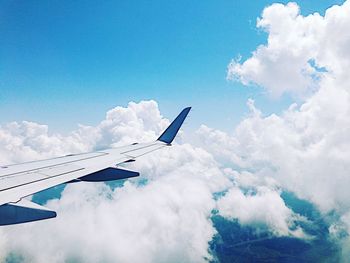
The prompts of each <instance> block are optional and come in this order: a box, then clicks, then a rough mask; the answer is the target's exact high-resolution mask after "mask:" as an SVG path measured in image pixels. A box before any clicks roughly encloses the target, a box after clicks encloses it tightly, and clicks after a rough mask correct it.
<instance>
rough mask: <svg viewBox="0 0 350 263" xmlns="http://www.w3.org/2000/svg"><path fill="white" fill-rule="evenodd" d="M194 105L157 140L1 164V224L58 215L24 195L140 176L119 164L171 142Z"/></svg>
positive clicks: (182, 113)
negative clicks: (74, 183) (77, 184)
mask: <svg viewBox="0 0 350 263" xmlns="http://www.w3.org/2000/svg"><path fill="white" fill-rule="evenodd" d="M190 109H191V108H190V107H188V108H185V109H183V110H182V112H181V113H180V114H179V115H178V116H177V117H176V119H175V120H174V121H173V122H172V123H171V124H170V125H169V127H168V128H167V129H166V130H165V131H164V132H163V133H162V135H161V136H160V137H159V138H158V139H157V140H156V141H154V142H150V143H140V144H138V143H134V144H132V145H128V146H124V147H118V148H113V149H107V150H103V151H97V152H90V153H83V154H71V155H66V156H63V157H58V158H53V159H47V160H42V161H34V162H27V163H22V164H14V165H8V166H2V167H0V225H10V224H19V223H25V222H31V221H37V220H43V219H48V218H52V217H56V212H55V211H51V210H49V209H47V208H45V207H43V206H40V205H38V204H35V203H33V202H30V201H28V200H26V199H23V197H26V196H29V195H32V194H35V193H37V192H40V191H43V190H46V189H48V188H51V187H54V186H56V185H59V184H63V183H71V182H81V181H84V182H102V181H111V180H119V179H126V178H130V177H136V176H139V173H138V172H133V171H128V170H124V169H120V168H117V167H116V166H117V165H119V164H122V163H126V162H132V161H135V160H136V159H137V158H138V157H140V156H143V155H145V154H148V153H150V152H153V151H155V150H158V149H161V148H163V147H165V146H170V145H171V142H172V141H173V140H174V138H175V136H176V134H177V132H178V131H179V129H180V127H181V125H182V123H183V122H184V120H185V118H186V117H187V114H188V113H189V111H190Z"/></svg>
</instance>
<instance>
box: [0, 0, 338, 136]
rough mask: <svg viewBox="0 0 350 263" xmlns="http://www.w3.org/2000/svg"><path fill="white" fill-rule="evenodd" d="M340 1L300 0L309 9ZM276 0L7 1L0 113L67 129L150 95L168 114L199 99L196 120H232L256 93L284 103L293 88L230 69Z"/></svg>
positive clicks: (253, 41) (263, 104)
mask: <svg viewBox="0 0 350 263" xmlns="http://www.w3.org/2000/svg"><path fill="white" fill-rule="evenodd" d="M282 2H287V1H282ZM341 2H342V1H334V0H333V1H328V0H327V1H326V0H322V1H298V4H299V5H300V6H301V11H302V13H303V14H308V13H313V12H315V11H318V12H321V13H323V12H324V10H325V9H326V8H327V7H329V6H331V5H332V4H335V3H341ZM271 3H273V1H233V0H231V1H192V2H190V1H152V2H151V1H103V2H95V1H41V2H40V4H39V2H37V1H2V2H1V3H0V35H1V40H0V56H1V60H0V61H1V62H0V91H1V93H0V116H1V118H0V123H1V124H3V123H6V122H9V121H13V120H17V121H20V120H32V121H36V122H40V123H45V124H48V125H49V127H50V129H51V131H59V132H66V131H70V130H72V129H74V128H75V127H76V125H77V123H82V124H91V125H93V124H96V123H97V122H98V121H100V120H101V119H103V118H104V114H105V112H106V111H107V110H108V109H110V108H112V107H115V106H117V105H121V106H125V105H126V104H127V103H128V102H129V101H140V100H144V99H154V100H156V101H157V102H158V103H159V105H160V109H161V111H162V114H164V115H166V116H167V117H168V118H172V117H173V116H174V115H175V114H176V113H177V112H178V111H179V109H180V108H182V107H184V106H188V105H191V106H193V107H194V110H193V113H192V115H191V121H190V122H191V124H190V126H191V127H192V128H196V127H198V125H200V124H202V123H206V124H207V125H209V126H212V127H215V128H220V129H223V130H232V129H233V127H234V126H235V124H237V122H238V121H239V120H240V119H242V118H243V117H244V114H245V113H246V112H247V107H246V100H247V99H248V98H254V99H255V100H256V104H257V105H258V107H260V108H262V109H263V111H264V112H265V113H270V112H279V111H281V110H282V109H284V108H286V107H287V105H288V104H289V103H290V102H291V98H288V97H284V98H281V99H277V100H276V99H271V98H269V97H268V96H266V94H265V93H264V91H263V90H261V89H259V88H256V87H255V88H254V87H250V88H245V87H243V86H242V85H241V84H239V83H232V82H228V81H227V80H226V79H225V78H226V67H227V64H228V63H229V62H230V60H231V59H232V58H235V57H237V56H238V55H239V54H240V55H242V57H243V58H246V57H248V56H249V54H250V52H251V51H252V50H254V49H255V48H256V46H257V45H258V44H260V43H265V42H266V34H265V33H264V32H261V31H258V30H257V29H256V28H255V23H256V18H257V17H258V16H259V15H260V13H261V11H262V10H263V8H264V7H265V6H267V5H269V4H271Z"/></svg>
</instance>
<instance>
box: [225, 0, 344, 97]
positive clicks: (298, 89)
mask: <svg viewBox="0 0 350 263" xmlns="http://www.w3.org/2000/svg"><path fill="white" fill-rule="evenodd" d="M349 13H350V2H349V1H346V2H345V3H344V4H343V5H341V6H336V5H335V6H333V7H331V8H329V9H328V10H327V11H326V12H325V15H324V16H321V15H320V14H318V13H314V14H311V15H308V16H303V15H301V14H300V9H299V6H298V5H297V4H296V3H288V4H287V5H283V4H273V5H271V6H269V7H267V8H265V9H264V11H263V13H262V16H261V18H259V19H258V21H257V27H258V28H260V29H262V30H264V31H266V32H267V33H268V40H267V44H266V45H261V46H259V47H258V48H257V49H256V50H255V51H254V52H253V55H252V56H251V57H250V58H248V59H247V60H245V61H243V62H241V61H239V60H233V61H232V62H231V63H230V65H229V66H228V78H229V79H237V80H239V81H241V82H242V83H243V84H246V85H248V84H251V83H254V84H257V85H259V86H263V87H264V88H265V89H267V90H268V91H269V92H270V93H271V94H272V95H274V96H279V95H281V94H282V93H284V92H289V93H292V94H295V95H300V96H303V97H304V96H305V95H308V94H310V92H312V91H314V90H316V89H317V88H318V83H319V81H321V80H322V79H323V78H324V77H325V76H327V75H329V74H328V73H330V74H331V75H332V77H335V78H336V79H337V81H341V82H342V81H344V80H347V78H348V77H347V75H348V74H347V68H349V64H350V50H349V48H348V47H349V44H350V32H349V30H348V28H349V25H350V16H349ZM327 72H328V73H327Z"/></svg>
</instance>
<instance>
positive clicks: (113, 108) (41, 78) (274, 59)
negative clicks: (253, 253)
mask: <svg viewBox="0 0 350 263" xmlns="http://www.w3.org/2000/svg"><path fill="white" fill-rule="evenodd" d="M319 2H320V1H317V2H315V3H313V2H310V1H308V2H306V1H305V2H304V1H301V2H298V3H273V2H267V1H266V2H265V1H261V2H259V3H256V4H254V5H253V4H247V3H246V4H243V3H242V4H240V3H233V2H229V1H227V2H220V3H218V4H217V3H200V4H199V5H197V4H196V5H192V4H185V3H178V4H175V3H171V2H170V3H168V4H159V5H156V4H152V5H147V4H145V3H143V4H142V5H140V6H139V8H140V9H138V8H137V9H136V10H135V9H133V11H134V12H132V13H130V12H128V10H130V8H131V7H130V6H129V4H128V3H119V4H118V6H115V4H113V3H110V2H106V4H105V5H103V6H102V7H99V8H98V9H96V10H95V9H92V8H91V6H87V5H86V6H85V5H84V8H83V10H84V13H78V14H76V12H75V10H76V9H77V8H78V7H77V6H75V5H76V4H69V5H62V4H59V3H58V2H53V4H46V5H43V7H40V8H42V10H45V11H49V12H46V13H45V14H44V13H43V11H42V10H41V11H40V12H39V11H38V10H35V11H34V10H33V6H32V4H30V3H29V2H26V3H25V4H24V3H21V4H19V3H7V4H2V5H3V8H2V9H1V10H2V11H1V12H2V23H1V26H0V30H1V31H2V32H3V34H5V35H6V36H8V37H7V38H6V39H5V40H3V41H2V43H1V46H0V50H1V54H2V56H3V58H4V59H3V61H4V62H3V63H4V64H3V66H2V68H3V70H2V73H1V75H0V76H2V81H1V83H0V85H1V86H0V88H1V91H2V94H1V95H0V96H1V97H0V100H1V102H2V103H1V106H0V111H1V112H2V115H1V116H3V118H2V119H1V122H2V125H1V127H0V158H1V163H13V162H21V161H26V160H33V159H40V158H47V157H53V156H57V155H63V154H67V153H76V152H84V151H92V150H97V149H101V148H105V147H111V146H119V145H123V144H128V143H133V142H135V141H140V142H141V141H150V140H153V139H155V138H157V135H158V134H159V133H161V131H162V130H163V129H164V128H165V127H167V125H168V124H169V120H170V119H171V117H172V116H174V115H175V114H176V112H177V111H179V110H180V108H181V107H182V106H187V105H192V106H194V112H193V113H192V114H191V117H190V119H189V120H188V121H187V124H186V125H185V127H184V129H183V131H182V132H181V133H180V134H179V137H178V138H177V140H176V142H175V145H174V147H172V148H170V149H166V150H164V151H161V152H157V153H156V154H154V155H150V156H147V157H144V158H142V159H140V160H138V161H137V162H136V163H133V164H129V165H128V168H130V169H134V170H138V171H140V172H141V174H142V176H141V178H138V179H133V180H129V181H126V182H122V183H121V184H118V185H105V184H87V183H81V184H74V185H68V186H67V187H66V188H65V189H64V190H63V191H62V189H60V190H57V191H58V192H59V194H58V196H59V198H57V197H56V196H54V198H53V199H51V200H47V201H48V202H47V206H48V207H50V208H52V209H55V210H56V211H57V212H58V218H57V219H54V220H48V221H45V222H40V223H34V224H26V225H20V226H11V227H6V228H3V229H0V258H3V259H5V258H7V260H9V258H12V260H14V262H20V259H25V262H48V261H50V262H206V261H212V262H215V261H219V260H220V259H221V258H220V256H219V255H218V254H217V253H215V252H217V251H215V249H213V247H212V246H211V244H213V240H215V237H216V236H217V235H218V233H219V232H220V230H219V229H218V228H217V227H216V225H215V220H214V219H213V217H216V216H219V217H222V218H224V220H227V222H237V224H239V225H240V226H242V227H251V228H253V229H254V231H256V232H257V233H267V234H266V235H268V236H269V237H271V236H273V237H289V238H295V239H298V240H302V241H303V242H309V243H310V242H311V243H310V244H312V240H315V239H317V234H316V233H315V231H310V227H311V226H314V227H316V226H315V222H314V221H313V218H312V217H311V216H309V215H308V214H307V213H304V212H303V211H301V210H298V209H296V208H295V207H293V206H292V205H291V204H290V203H288V202H287V201H286V198H285V197H284V196H285V194H284V193H286V192H288V193H292V194H293V195H295V196H296V197H297V198H299V199H300V200H304V201H305V202H308V203H309V204H310V205H312V206H313V207H315V211H317V213H319V216H320V218H321V219H322V220H323V221H324V222H326V223H325V225H326V227H325V229H326V230H325V231H326V232H327V238H326V239H327V241H329V242H332V244H334V245H335V246H338V247H339V251H337V256H339V260H343V261H344V262H346V259H347V258H348V257H349V254H350V251H349V249H350V247H349V245H348V244H349V242H350V240H349V238H348V235H349V231H350V201H349V200H350V195H349V191H348V188H349V186H350V177H349V172H350V166H349V163H350V152H349V149H350V145H349V140H348V134H349V132H348V131H349V129H350V121H349V118H348V116H350V87H349V83H350V79H349V75H348V74H347V69H348V68H349V63H350V51H349V48H348V47H349V45H350V33H349V30H348V28H349V26H350V1H345V2H341V3H338V2H336V1H329V2H328V1H322V3H319ZM326 2H327V3H326ZM336 4H340V5H336ZM24 5H27V6H24ZM164 5H166V6H164ZM54 7H55V8H54ZM112 7H113V8H115V9H113V8H112ZM141 7H142V8H143V9H142V8H141ZM107 10H108V12H107ZM141 10H142V11H141ZM180 10H181V12H180ZM5 11H6V12H5ZM316 11H318V12H319V13H315V12H316ZM28 12H29V13H30V14H31V16H30V17H27V16H25V14H28ZM37 12H38V13H39V14H40V15H39V16H35V14H37ZM103 12H107V13H106V16H101V14H102V13H103ZM178 13H179V14H178ZM11 14H12V15H11ZM13 14H15V15H13ZM63 14H65V15H68V16H63ZM92 14H94V16H93V18H91V19H90V17H91V15H92ZM131 14H132V15H131ZM177 14H178V15H177ZM235 14H236V15H235ZM238 14H239V15H238ZM76 15H77V17H76ZM10 17H11V18H10ZM112 17H113V19H115V20H113V23H112V24H109V26H108V27H106V21H108V22H111V21H110V19H111V18H112ZM149 17H157V18H152V19H151V20H149V19H148V18H149ZM15 18H18V19H15ZM214 18H215V19H214ZM42 19H46V20H45V21H47V23H42V21H43V20H42ZM73 22H75V23H73ZM53 25H55V26H57V27H58V30H57V32H56V31H55V32H54V33H53V34H51V33H52V32H53V29H52V27H51V26H53ZM68 25H69V28H68ZM82 25H83V26H82ZM120 25H123V26H120ZM188 25H191V27H190V28H189V27H188ZM87 26H88V27H87ZM218 28H220V30H221V31H220V30H218ZM20 32H25V34H21V35H20V36H18V33H20ZM148 33H151V35H149V34H148ZM113 34H115V36H114V37H113V39H112V38H111V37H110V35H113ZM154 35H157V36H158V38H153V37H152V36H154ZM92 36H94V37H92ZM107 36H108V37H107ZM121 36H123V37H121ZM238 36H239V37H238ZM240 36H242V37H240ZM68 37H70V38H68ZM218 39H220V41H219V42H218ZM30 42H31V43H30ZM83 43H84V45H82V44H83ZM25 44H28V45H25ZM23 45H25V47H24V46H23ZM36 48H37V51H36V53H33V52H30V51H33V50H35V49H36ZM95 48H97V49H96V50H95ZM39 49H40V52H39ZM112 50H113V52H112ZM121 50H122V51H123V52H122V51H121ZM125 50H128V51H127V52H126V51H125ZM19 51H20V52H19ZM169 53H171V54H169ZM107 57H108V59H107ZM34 65H35V66H34ZM104 69H105V70H104ZM58 78H59V79H58ZM114 94H115V95H114ZM133 96H134V97H133ZM130 101H131V102H130ZM132 101H136V102H132ZM57 108H60V109H61V110H60V111H58V110H57ZM73 108H74V109H73ZM163 108H164V110H163ZM39 109H40V110H39ZM46 109H47V110H46ZM91 109H92V110H94V109H96V112H92V113H91V114H90V113H89V111H91ZM41 111H42V112H41ZM103 111H104V112H105V113H104V116H103V114H102V112H103ZM12 112H13V114H12ZM49 116H51V117H49ZM64 116H67V118H64ZM90 117H91V120H89V118H90ZM56 118H57V120H56ZM65 119H66V121H67V123H68V124H67V126H66V127H64V128H61V127H58V126H60V125H61V124H63V123H64V120H65ZM38 120H40V121H39V122H38ZM72 123H75V126H72ZM79 123H81V124H79ZM78 124H79V125H78ZM61 191H62V192H61ZM56 194H57V193H56ZM45 201H46V200H45ZM13 236H16V239H13V238H12V237H13ZM52 237H55V238H52ZM33 238H35V240H37V242H32V240H33ZM42 247H45V250H42V249H41V248H42ZM39 251H40V253H39ZM91 251H95V252H94V253H93V255H92V253H91ZM135 251H137V253H135ZM13 258H14V259H13ZM337 259H338V258H336V259H335V260H337ZM16 260H17V261H16ZM10 262H11V261H10ZM315 262H316V261H315ZM335 262H336V261H335Z"/></svg>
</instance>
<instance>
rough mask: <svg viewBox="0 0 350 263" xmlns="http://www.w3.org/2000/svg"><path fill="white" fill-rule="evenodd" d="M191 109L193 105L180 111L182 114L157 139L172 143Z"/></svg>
mask: <svg viewBox="0 0 350 263" xmlns="http://www.w3.org/2000/svg"><path fill="white" fill-rule="evenodd" d="M191 109H192V107H186V108H184V109H183V110H182V111H181V112H180V114H179V115H178V116H177V117H176V118H175V120H174V121H173V122H172V123H171V124H170V125H169V127H168V128H166V130H165V131H164V132H163V133H162V135H160V136H159V138H158V139H157V141H161V142H165V143H166V144H171V143H172V141H173V140H174V139H175V136H176V135H177V133H178V131H179V130H180V128H181V126H182V124H183V122H184V121H185V119H186V117H187V115H188V113H189V112H190V110H191Z"/></svg>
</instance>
